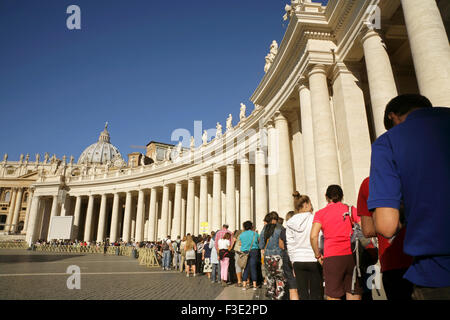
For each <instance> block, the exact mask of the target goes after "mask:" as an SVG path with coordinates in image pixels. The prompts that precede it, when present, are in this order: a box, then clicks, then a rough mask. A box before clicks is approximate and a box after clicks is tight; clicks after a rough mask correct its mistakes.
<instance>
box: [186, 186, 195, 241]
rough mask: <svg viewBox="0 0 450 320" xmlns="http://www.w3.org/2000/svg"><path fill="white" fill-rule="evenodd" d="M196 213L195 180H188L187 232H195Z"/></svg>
mask: <svg viewBox="0 0 450 320" xmlns="http://www.w3.org/2000/svg"><path fill="white" fill-rule="evenodd" d="M194 215H195V181H194V179H192V178H190V179H189V180H188V191H187V208H186V233H190V234H191V235H193V234H194Z"/></svg>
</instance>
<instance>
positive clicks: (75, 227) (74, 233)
mask: <svg viewBox="0 0 450 320" xmlns="http://www.w3.org/2000/svg"><path fill="white" fill-rule="evenodd" d="M81 200H82V198H81V196H77V197H76V200H75V211H74V214H73V229H72V240H78V234H79V231H80V217H81Z"/></svg>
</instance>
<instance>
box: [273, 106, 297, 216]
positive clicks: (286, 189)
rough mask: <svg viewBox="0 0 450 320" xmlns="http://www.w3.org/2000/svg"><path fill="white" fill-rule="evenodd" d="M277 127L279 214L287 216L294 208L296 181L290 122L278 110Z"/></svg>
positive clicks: (276, 116)
mask: <svg viewBox="0 0 450 320" xmlns="http://www.w3.org/2000/svg"><path fill="white" fill-rule="evenodd" d="M274 120H275V128H276V130H277V132H278V148H279V152H278V155H279V156H278V157H279V165H278V166H279V169H278V175H277V177H278V210H279V212H278V214H279V215H280V216H285V215H286V213H288V212H289V211H291V210H293V208H294V205H293V198H292V193H293V191H294V182H293V179H292V172H293V171H292V162H291V148H290V139H289V124H288V121H287V119H286V117H285V116H284V115H283V114H282V113H281V112H278V113H276V115H275V119H274Z"/></svg>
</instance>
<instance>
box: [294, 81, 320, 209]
mask: <svg viewBox="0 0 450 320" xmlns="http://www.w3.org/2000/svg"><path fill="white" fill-rule="evenodd" d="M298 93H299V98H300V114H301V116H300V118H301V123H302V139H303V166H304V173H305V184H306V185H305V187H306V188H305V192H306V195H308V197H309V198H310V199H311V203H312V205H313V207H314V208H316V209H318V208H319V207H318V205H319V203H318V200H317V199H318V198H317V196H318V193H317V183H316V181H317V180H316V161H315V152H314V132H313V122H312V111H311V95H310V92H309V88H308V87H307V81H306V79H305V78H302V79H301V80H300V83H299V88H298ZM298 191H299V192H300V193H302V192H301V191H300V190H298Z"/></svg>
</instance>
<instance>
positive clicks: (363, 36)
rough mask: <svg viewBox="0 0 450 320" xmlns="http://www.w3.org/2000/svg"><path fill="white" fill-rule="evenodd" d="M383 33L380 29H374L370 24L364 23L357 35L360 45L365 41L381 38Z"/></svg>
mask: <svg viewBox="0 0 450 320" xmlns="http://www.w3.org/2000/svg"><path fill="white" fill-rule="evenodd" d="M382 32H383V31H382V30H381V29H375V27H374V26H373V25H372V24H371V23H370V22H365V23H364V24H363V26H362V28H361V31H360V33H359V36H360V41H361V43H364V42H365V41H366V40H367V39H369V38H371V37H374V36H377V37H380V38H382V37H383V33H382Z"/></svg>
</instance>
